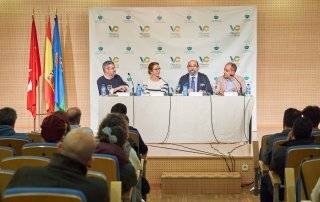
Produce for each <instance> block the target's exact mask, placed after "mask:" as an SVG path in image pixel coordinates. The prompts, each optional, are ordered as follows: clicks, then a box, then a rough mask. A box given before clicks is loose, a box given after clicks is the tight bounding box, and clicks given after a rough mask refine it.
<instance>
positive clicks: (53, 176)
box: [7, 154, 109, 202]
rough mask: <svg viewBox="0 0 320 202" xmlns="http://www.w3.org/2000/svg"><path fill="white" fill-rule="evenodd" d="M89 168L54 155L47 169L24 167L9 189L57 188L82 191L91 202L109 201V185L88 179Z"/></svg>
mask: <svg viewBox="0 0 320 202" xmlns="http://www.w3.org/2000/svg"><path fill="white" fill-rule="evenodd" d="M86 173H87V168H86V167H85V166H84V165H83V164H81V163H80V162H78V161H76V160H74V159H71V158H69V157H67V156H64V155H61V154H54V156H53V157H52V159H51V161H50V163H49V165H48V166H47V167H42V168H41V167H39V168H36V167H23V168H20V169H19V170H17V172H16V173H15V174H14V176H13V177H12V179H11V181H10V183H9V185H8V187H7V188H14V187H57V188H70V189H76V190H79V191H82V192H83V194H84V195H85V196H86V198H87V201H88V202H89V201H90V202H106V201H109V193H108V186H107V183H106V182H105V181H104V180H102V179H98V178H87V177H86Z"/></svg>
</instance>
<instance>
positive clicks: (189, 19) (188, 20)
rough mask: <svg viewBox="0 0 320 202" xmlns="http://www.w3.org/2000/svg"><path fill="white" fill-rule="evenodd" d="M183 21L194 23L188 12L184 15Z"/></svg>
mask: <svg viewBox="0 0 320 202" xmlns="http://www.w3.org/2000/svg"><path fill="white" fill-rule="evenodd" d="M185 23H194V21H193V18H192V16H191V15H190V14H189V15H187V16H186V19H185Z"/></svg>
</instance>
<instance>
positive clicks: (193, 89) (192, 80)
mask: <svg viewBox="0 0 320 202" xmlns="http://www.w3.org/2000/svg"><path fill="white" fill-rule="evenodd" d="M191 89H192V92H195V91H196V84H195V83H194V76H193V77H191Z"/></svg>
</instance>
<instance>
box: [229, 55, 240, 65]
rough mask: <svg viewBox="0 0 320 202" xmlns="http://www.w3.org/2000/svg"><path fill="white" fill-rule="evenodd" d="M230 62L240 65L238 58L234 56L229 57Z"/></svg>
mask: <svg viewBox="0 0 320 202" xmlns="http://www.w3.org/2000/svg"><path fill="white" fill-rule="evenodd" d="M230 61H231V62H233V63H235V64H237V65H239V64H240V56H238V55H236V56H230Z"/></svg>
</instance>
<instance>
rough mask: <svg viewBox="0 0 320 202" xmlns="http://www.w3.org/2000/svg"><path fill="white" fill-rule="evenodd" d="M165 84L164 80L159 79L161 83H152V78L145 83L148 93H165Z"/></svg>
mask: <svg viewBox="0 0 320 202" xmlns="http://www.w3.org/2000/svg"><path fill="white" fill-rule="evenodd" d="M165 84H166V83H165V82H164V81H163V80H162V79H159V81H152V80H151V79H150V78H149V79H148V80H147V81H146V82H144V83H143V85H146V90H147V91H163V92H165V91H166V89H165Z"/></svg>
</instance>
